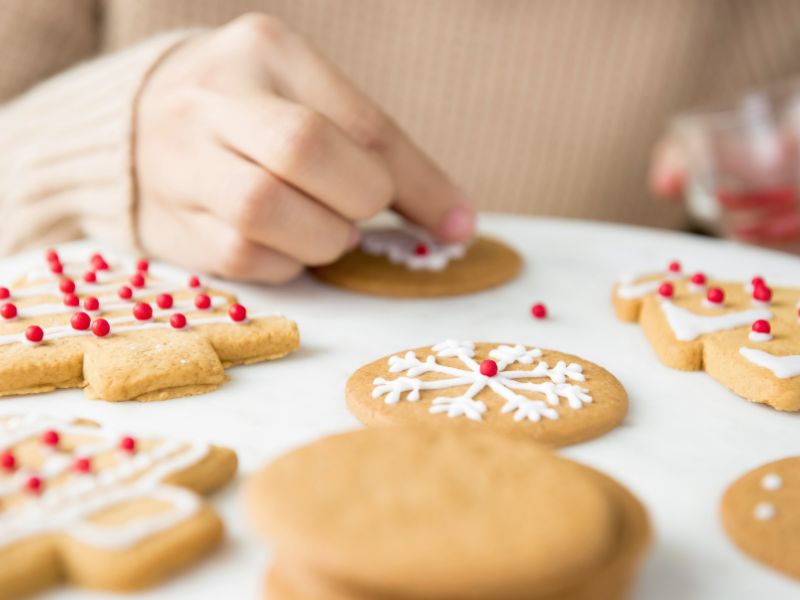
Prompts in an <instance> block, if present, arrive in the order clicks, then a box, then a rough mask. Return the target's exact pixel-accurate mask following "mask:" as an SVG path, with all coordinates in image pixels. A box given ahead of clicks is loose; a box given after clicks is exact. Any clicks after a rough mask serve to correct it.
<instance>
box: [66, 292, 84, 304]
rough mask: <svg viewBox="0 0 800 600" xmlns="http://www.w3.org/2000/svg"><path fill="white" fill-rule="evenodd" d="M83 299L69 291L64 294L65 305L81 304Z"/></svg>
mask: <svg viewBox="0 0 800 600" xmlns="http://www.w3.org/2000/svg"><path fill="white" fill-rule="evenodd" d="M80 304H81V300H80V298H78V296H77V295H75V294H73V293H72V292H69V293H68V294H64V306H80Z"/></svg>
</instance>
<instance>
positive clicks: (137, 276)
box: [130, 273, 145, 288]
mask: <svg viewBox="0 0 800 600" xmlns="http://www.w3.org/2000/svg"><path fill="white" fill-rule="evenodd" d="M130 282H131V285H132V286H133V287H135V288H143V287H144V284H145V279H144V275H142V274H141V273H134V274H133V275H131V279H130Z"/></svg>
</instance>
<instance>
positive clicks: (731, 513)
mask: <svg viewBox="0 0 800 600" xmlns="http://www.w3.org/2000/svg"><path fill="white" fill-rule="evenodd" d="M720 508H721V513H722V523H723V525H724V527H725V530H726V531H727V533H728V535H729V536H730V538H731V539H732V540H733V542H734V543H735V544H736V545H737V546H739V548H740V549H741V550H742V551H744V552H746V553H747V554H749V555H750V556H752V557H753V558H755V559H756V560H758V561H760V562H762V563H764V564H765V565H768V566H770V567H772V568H773V569H777V570H779V571H782V572H784V573H786V574H787V575H789V576H791V577H794V578H796V579H800V456H795V457H791V458H785V459H783V460H779V461H776V462H772V463H769V464H766V465H763V466H761V467H758V468H757V469H754V470H753V471H750V472H749V473H747V474H746V475H744V476H742V477H741V478H740V479H738V480H736V481H735V482H734V483H733V484H732V485H731V486H730V487H729V488H728V490H727V491H726V492H725V495H724V496H723V497H722V503H721V507H720Z"/></svg>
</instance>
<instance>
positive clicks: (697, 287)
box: [688, 282, 706, 294]
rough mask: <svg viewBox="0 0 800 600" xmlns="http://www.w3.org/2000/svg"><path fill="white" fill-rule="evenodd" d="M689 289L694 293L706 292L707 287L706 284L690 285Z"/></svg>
mask: <svg viewBox="0 0 800 600" xmlns="http://www.w3.org/2000/svg"><path fill="white" fill-rule="evenodd" d="M688 289H689V291H690V292H692V293H695V294H696V293H698V292H705V291H706V285H705V284H704V283H691V282H690V283H689V286H688Z"/></svg>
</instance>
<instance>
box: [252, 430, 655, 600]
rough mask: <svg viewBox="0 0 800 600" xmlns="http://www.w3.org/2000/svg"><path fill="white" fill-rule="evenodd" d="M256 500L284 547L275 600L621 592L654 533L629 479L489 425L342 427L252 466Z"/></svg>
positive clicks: (602, 595) (564, 598) (533, 598)
mask: <svg viewBox="0 0 800 600" xmlns="http://www.w3.org/2000/svg"><path fill="white" fill-rule="evenodd" d="M245 501H246V504H247V508H248V512H249V514H250V515H251V518H252V520H253V522H254V523H255V525H256V526H257V528H258V529H259V530H260V531H261V532H263V534H264V535H265V536H267V537H268V538H269V539H270V540H271V541H272V542H273V543H274V545H275V547H276V555H277V558H276V561H275V564H274V566H273V568H272V570H271V571H270V573H269V575H268V578H267V590H266V591H267V597H269V598H271V599H282V600H288V599H291V600H311V599H313V600H334V599H336V600H340V599H341V600H344V599H359V600H369V599H375V600H377V599H379V598H395V599H397V600H402V599H405V598H409V599H411V598H439V599H448V598H450V599H456V598H459V599H463V598H472V599H475V600H479V599H482V598H487V599H488V598H492V599H496V598H527V599H530V600H538V599H548V600H555V599H560V600H570V599H575V600H577V599H583V600H589V599H593V600H596V599H609V600H610V599H612V598H616V599H619V598H623V597H624V596H625V595H626V591H627V589H628V588H629V586H630V583H631V580H632V578H633V576H634V573H635V572H636V570H637V567H638V565H639V563H640V561H641V558H642V556H643V554H644V551H645V549H646V546H647V543H648V538H649V526H648V522H647V517H646V514H645V511H644V509H643V507H642V506H641V504H640V503H639V502H638V501H637V500H636V499H635V498H634V497H633V496H632V495H631V494H630V492H628V491H627V490H625V489H624V488H623V487H622V486H620V485H619V484H618V483H616V482H615V481H613V480H612V479H610V478H609V477H607V476H605V475H603V474H601V473H599V472H597V471H595V470H593V469H589V468H588V467H585V466H583V465H579V464H577V463H574V462H572V461H569V460H566V459H563V458H559V457H558V456H556V455H555V454H553V453H552V452H550V451H548V450H547V449H545V448H544V447H542V446H540V445H538V444H534V443H532V442H530V441H528V440H525V439H522V438H516V437H510V436H504V435H500V434H498V433H497V432H494V431H490V430H476V429H461V428H445V429H431V428H427V427H391V428H385V429H367V430H361V431H356V432H351V433H346V434H340V435H335V436H331V437H328V438H325V439H322V440H318V441H316V442H314V443H312V444H310V445H308V446H305V447H303V448H300V449H298V450H295V451H293V452H291V453H289V454H287V455H284V456H282V457H280V458H278V459H277V460H275V461H274V462H273V463H272V464H270V465H269V466H267V467H266V469H264V470H263V471H262V472H260V473H258V474H256V475H255V476H253V477H252V478H251V480H250V481H248V483H247V485H246V488H245Z"/></svg>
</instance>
